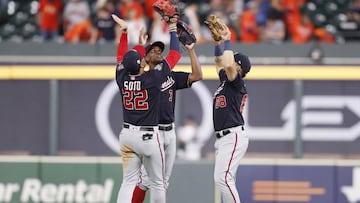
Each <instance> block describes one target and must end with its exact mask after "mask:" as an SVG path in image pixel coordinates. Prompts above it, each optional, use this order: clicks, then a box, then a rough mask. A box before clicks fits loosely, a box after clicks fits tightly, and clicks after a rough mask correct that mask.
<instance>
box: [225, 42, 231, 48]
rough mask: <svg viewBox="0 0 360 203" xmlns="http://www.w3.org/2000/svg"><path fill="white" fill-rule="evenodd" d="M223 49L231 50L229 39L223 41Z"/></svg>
mask: <svg viewBox="0 0 360 203" xmlns="http://www.w3.org/2000/svg"><path fill="white" fill-rule="evenodd" d="M224 50H231V42H230V40H225V41H224Z"/></svg>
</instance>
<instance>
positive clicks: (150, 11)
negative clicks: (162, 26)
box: [144, 0, 156, 28]
mask: <svg viewBox="0 0 360 203" xmlns="http://www.w3.org/2000/svg"><path fill="white" fill-rule="evenodd" d="M155 2H156V0H144V8H145V16H146V20H147V22H146V27H148V28H150V27H151V26H152V23H153V22H154V20H155V18H156V16H155V15H156V12H155V9H154V8H153V7H152V5H153V4H154V3H155Z"/></svg>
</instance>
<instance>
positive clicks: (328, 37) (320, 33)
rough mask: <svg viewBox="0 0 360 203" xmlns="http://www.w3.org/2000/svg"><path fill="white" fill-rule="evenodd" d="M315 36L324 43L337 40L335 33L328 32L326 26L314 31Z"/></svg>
mask: <svg viewBox="0 0 360 203" xmlns="http://www.w3.org/2000/svg"><path fill="white" fill-rule="evenodd" d="M314 36H315V39H316V40H317V41H318V42H323V43H334V42H335V37H334V35H333V34H332V33H330V32H328V31H327V30H326V29H324V28H316V29H315V31H314Z"/></svg>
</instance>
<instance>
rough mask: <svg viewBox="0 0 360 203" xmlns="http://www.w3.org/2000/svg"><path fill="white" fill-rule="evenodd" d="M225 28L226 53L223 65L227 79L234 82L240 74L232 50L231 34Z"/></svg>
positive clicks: (223, 57)
mask: <svg viewBox="0 0 360 203" xmlns="http://www.w3.org/2000/svg"><path fill="white" fill-rule="evenodd" d="M225 27H226V29H224V33H223V39H224V53H223V56H222V64H223V67H224V70H225V72H226V76H227V78H228V79H229V80H230V81H233V80H234V79H235V78H236V75H237V74H238V72H237V70H236V65H235V60H234V52H233V50H232V47H231V42H230V37H231V32H230V30H229V28H228V27H227V26H225Z"/></svg>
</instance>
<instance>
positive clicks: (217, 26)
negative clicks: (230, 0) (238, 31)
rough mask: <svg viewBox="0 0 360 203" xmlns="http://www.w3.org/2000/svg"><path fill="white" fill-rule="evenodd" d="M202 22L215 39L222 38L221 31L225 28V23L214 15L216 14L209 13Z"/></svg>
mask: <svg viewBox="0 0 360 203" xmlns="http://www.w3.org/2000/svg"><path fill="white" fill-rule="evenodd" d="M204 23H205V25H206V26H207V27H208V28H209V30H210V32H211V35H212V37H213V39H214V40H215V41H220V40H222V35H221V32H223V31H224V30H225V28H224V26H225V25H224V23H223V22H221V20H220V19H219V18H218V17H216V15H213V14H211V15H209V16H208V17H207V18H206V20H205V21H204Z"/></svg>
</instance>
